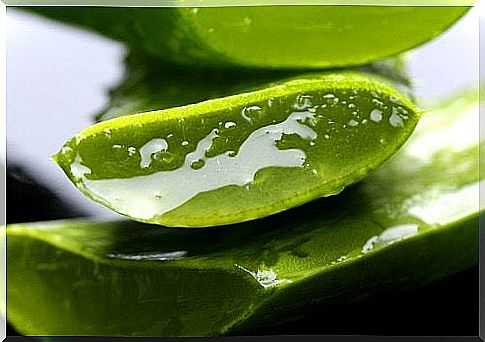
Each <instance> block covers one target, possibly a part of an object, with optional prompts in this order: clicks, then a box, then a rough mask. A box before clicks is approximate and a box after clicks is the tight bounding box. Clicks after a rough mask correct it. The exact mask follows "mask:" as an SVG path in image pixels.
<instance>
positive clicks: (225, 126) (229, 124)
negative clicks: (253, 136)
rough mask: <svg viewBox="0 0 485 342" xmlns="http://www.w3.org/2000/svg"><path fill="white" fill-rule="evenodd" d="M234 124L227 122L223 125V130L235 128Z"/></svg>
mask: <svg viewBox="0 0 485 342" xmlns="http://www.w3.org/2000/svg"><path fill="white" fill-rule="evenodd" d="M236 125H237V124H236V123H235V122H233V121H227V122H226V123H225V124H224V128H231V127H236Z"/></svg>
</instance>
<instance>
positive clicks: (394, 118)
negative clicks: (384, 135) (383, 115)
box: [389, 108, 404, 127]
mask: <svg viewBox="0 0 485 342" xmlns="http://www.w3.org/2000/svg"><path fill="white" fill-rule="evenodd" d="M389 123H390V124H391V126H392V127H404V121H403V119H402V118H401V117H400V116H399V114H398V112H397V110H396V108H392V114H391V116H390V117H389Z"/></svg>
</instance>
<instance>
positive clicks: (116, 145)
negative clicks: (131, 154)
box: [113, 144, 123, 149]
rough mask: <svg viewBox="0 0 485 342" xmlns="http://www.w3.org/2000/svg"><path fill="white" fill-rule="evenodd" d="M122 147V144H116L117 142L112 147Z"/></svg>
mask: <svg viewBox="0 0 485 342" xmlns="http://www.w3.org/2000/svg"><path fill="white" fill-rule="evenodd" d="M122 147H123V146H121V145H118V144H115V145H113V148H117V149H118V148H122Z"/></svg>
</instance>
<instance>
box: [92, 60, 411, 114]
mask: <svg viewBox="0 0 485 342" xmlns="http://www.w3.org/2000/svg"><path fill="white" fill-rule="evenodd" d="M125 68H126V71H125V77H124V79H123V80H122V82H121V83H120V84H119V85H117V86H116V87H115V88H113V89H112V90H111V91H110V94H109V95H110V100H109V103H108V104H107V105H106V106H105V108H104V109H103V110H102V111H101V112H99V113H98V114H97V115H96V118H95V119H96V121H104V120H109V119H112V118H114V117H118V116H123V115H131V114H136V113H142V112H148V111H153V110H160V109H167V108H171V107H177V106H183V105H188V104H192V103H197V102H201V101H205V100H209V99H214V98H218V97H224V96H229V95H234V94H237V93H240V92H247V91H251V90H255V89H258V88H260V87H261V85H262V84H270V83H275V82H277V81H282V80H285V79H287V78H289V77H291V76H293V77H295V76H297V75H298V74H301V72H299V71H297V70H261V69H247V68H246V69H242V68H236V69H220V68H196V67H186V66H182V65H177V64H170V63H168V64H167V63H160V62H159V61H158V60H156V59H154V58H149V57H147V56H142V55H139V54H136V53H133V52H131V53H130V54H129V55H128V56H127V58H126V59H125ZM353 70H354V71H363V72H370V73H374V74H377V75H378V76H382V77H385V78H387V79H389V80H392V81H393V82H394V83H395V84H396V85H398V86H399V87H400V88H399V89H400V90H401V91H403V92H406V93H407V94H408V95H411V87H410V82H409V81H408V78H407V74H406V70H405V65H404V58H403V57H402V56H399V57H398V58H390V59H387V60H382V61H379V62H374V63H372V64H367V65H364V66H359V67H354V68H353Z"/></svg>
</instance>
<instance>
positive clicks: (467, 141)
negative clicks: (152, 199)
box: [7, 91, 484, 336]
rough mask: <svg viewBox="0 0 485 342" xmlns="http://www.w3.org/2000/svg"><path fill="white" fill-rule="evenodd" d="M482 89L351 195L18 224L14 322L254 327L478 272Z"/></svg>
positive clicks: (13, 236)
mask: <svg viewBox="0 0 485 342" xmlns="http://www.w3.org/2000/svg"><path fill="white" fill-rule="evenodd" d="M477 97H478V95H477V92H476V91H474V92H471V93H469V94H467V95H463V94H460V96H456V97H455V100H454V101H453V103H448V104H447V106H446V108H442V107H440V108H437V109H436V111H435V113H432V114H428V115H426V116H425V117H424V118H423V120H422V121H421V122H420V125H419V127H418V129H417V131H416V132H415V134H414V135H413V138H412V139H411V140H410V141H409V142H408V143H407V144H406V146H405V148H403V149H402V150H401V151H400V152H399V153H398V154H397V155H396V156H395V157H394V158H393V159H392V160H391V161H390V162H388V163H387V164H386V165H385V166H383V167H381V168H380V169H379V170H377V171H376V172H375V173H374V174H373V175H372V176H370V177H368V178H366V179H365V180H364V181H363V182H361V183H359V184H357V185H355V186H353V187H351V188H349V189H347V190H346V191H344V192H343V193H342V194H340V195H339V196H334V197H331V198H328V199H324V200H319V201H314V202H312V203H309V204H307V205H305V206H302V207H300V208H298V209H295V210H290V211H287V212H285V213H282V214H280V215H275V216H272V217H269V218H266V219H262V220H258V221H252V222H247V223H243V224H237V225H233V226H228V227H226V228H224V229H199V230H187V229H169V228H161V227H155V226H146V225H143V224H139V223H136V222H131V221H120V222H94V221H89V220H65V221H57V222H44V223H30V224H15V225H9V226H7V237H8V243H7V247H8V260H7V262H8V267H7V272H8V278H7V279H8V287H7V290H8V303H7V304H8V307H7V309H8V318H9V320H10V321H11V323H12V324H13V325H14V326H15V328H16V329H18V330H19V331H20V332H22V333H24V334H31V335H145V336H146V335H154V336H160V335H168V336H172V335H185V336H187V335H218V334H226V333H241V332H244V331H245V332H247V331H248V329H251V328H254V327H255V326H258V325H259V326H261V325H267V324H271V323H274V322H276V321H279V320H281V319H286V318H290V317H294V316H297V315H300V314H301V313H302V312H304V311H305V310H308V309H309V308H311V307H312V306H315V305H320V306H321V305H325V304H329V303H335V302H338V301H342V300H350V299H352V298H362V297H365V296H369V295H373V294H378V293H380V291H382V290H383V289H385V290H386V291H389V290H397V289H406V288H409V287H413V286H417V285H420V284H423V283H427V282H430V281H433V280H435V279H439V278H442V277H445V276H446V275H449V274H452V273H454V272H458V271H460V270H464V269H467V268H468V267H470V266H472V265H475V264H476V263H477V262H478V217H479V212H481V211H482V210H483V208H479V202H478V191H479V190H478V189H479V184H481V182H480V181H479V166H481V167H482V168H483V166H484V165H483V161H479V159H478V153H479V152H478V151H479V144H478V126H477V121H478V98H477ZM450 137H451V138H452V139H451V138H450ZM480 146H482V147H483V145H480ZM479 163H481V165H479ZM39 308H42V315H39V311H38V310H39Z"/></svg>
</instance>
